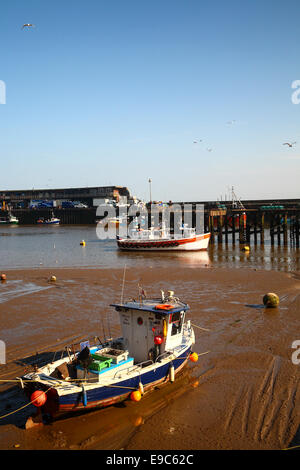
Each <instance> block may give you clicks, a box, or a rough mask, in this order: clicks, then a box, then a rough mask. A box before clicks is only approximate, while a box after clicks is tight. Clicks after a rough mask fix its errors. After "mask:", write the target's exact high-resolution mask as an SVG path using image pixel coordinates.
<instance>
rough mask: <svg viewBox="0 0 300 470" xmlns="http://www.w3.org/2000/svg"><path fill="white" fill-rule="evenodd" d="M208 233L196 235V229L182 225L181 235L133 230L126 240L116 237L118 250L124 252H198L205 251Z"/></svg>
mask: <svg viewBox="0 0 300 470" xmlns="http://www.w3.org/2000/svg"><path fill="white" fill-rule="evenodd" d="M209 240H210V233H203V234H196V229H195V228H191V227H187V226H186V225H184V226H183V227H182V228H181V233H179V234H178V235H173V236H172V235H171V234H170V230H169V229H167V228H164V227H162V228H153V227H151V228H150V229H146V230H143V229H139V228H134V229H132V230H131V231H130V232H129V235H128V236H127V238H125V237H124V238H122V237H119V236H117V244H118V248H119V249H120V250H126V251H200V250H207V248H208V244H209Z"/></svg>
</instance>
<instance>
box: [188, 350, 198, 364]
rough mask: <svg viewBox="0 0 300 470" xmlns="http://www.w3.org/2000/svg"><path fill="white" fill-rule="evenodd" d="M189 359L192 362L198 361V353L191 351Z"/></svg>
mask: <svg viewBox="0 0 300 470" xmlns="http://www.w3.org/2000/svg"><path fill="white" fill-rule="evenodd" d="M189 359H190V361H192V362H197V361H198V354H197V353H195V352H193V353H191V354H190V357H189Z"/></svg>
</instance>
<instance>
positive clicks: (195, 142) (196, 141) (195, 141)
mask: <svg viewBox="0 0 300 470" xmlns="http://www.w3.org/2000/svg"><path fill="white" fill-rule="evenodd" d="M199 142H202V140H201V139H200V140H199ZM193 143H194V144H198V140H194V142H193Z"/></svg>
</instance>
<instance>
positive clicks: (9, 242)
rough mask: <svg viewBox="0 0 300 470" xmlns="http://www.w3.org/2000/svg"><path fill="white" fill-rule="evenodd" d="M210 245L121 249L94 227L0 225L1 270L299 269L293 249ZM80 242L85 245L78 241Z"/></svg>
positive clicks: (299, 261)
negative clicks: (244, 249)
mask: <svg viewBox="0 0 300 470" xmlns="http://www.w3.org/2000/svg"><path fill="white" fill-rule="evenodd" d="M267 235H268V234H267V233H266V239H265V245H264V246H263V247H261V246H260V245H257V246H256V247H255V246H251V250H250V252H249V253H247V252H242V251H241V250H240V247H239V244H236V245H235V246H233V245H232V244H231V243H229V244H228V245H225V244H223V245H218V244H215V245H210V247H209V250H208V252H177V253H176V252H165V253H162V252H156V253H155V252H152V253H147V252H139V253H138V252H133V253H128V252H121V251H119V250H118V249H117V245H116V242H115V240H109V239H107V240H100V239H99V238H98V237H97V233H96V227H95V226H3V227H0V269H2V270H3V269H9V268H15V269H17V268H22V269H23V268H36V267H96V268H108V267H111V268H123V267H124V265H126V266H128V267H133V266H137V267H151V268H156V267H157V268H159V267H170V268H175V267H176V268H178V266H189V267H192V268H198V267H206V265H207V264H211V265H214V266H219V267H228V268H232V267H250V268H263V269H267V270H270V269H273V270H279V271H298V270H299V268H300V251H299V249H297V248H294V247H283V246H276V245H275V246H273V247H272V246H271V245H270V240H269V239H268V237H267ZM81 240H85V242H86V246H81V245H80V241H81Z"/></svg>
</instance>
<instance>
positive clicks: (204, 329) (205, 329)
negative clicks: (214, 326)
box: [191, 323, 210, 331]
mask: <svg viewBox="0 0 300 470" xmlns="http://www.w3.org/2000/svg"><path fill="white" fill-rule="evenodd" d="M191 325H192V326H194V327H195V328H199V330H203V331H210V330H208V329H207V328H202V327H201V326H198V325H194V323H191Z"/></svg>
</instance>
